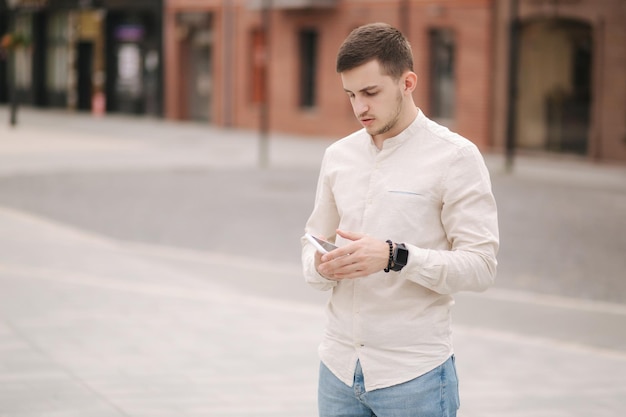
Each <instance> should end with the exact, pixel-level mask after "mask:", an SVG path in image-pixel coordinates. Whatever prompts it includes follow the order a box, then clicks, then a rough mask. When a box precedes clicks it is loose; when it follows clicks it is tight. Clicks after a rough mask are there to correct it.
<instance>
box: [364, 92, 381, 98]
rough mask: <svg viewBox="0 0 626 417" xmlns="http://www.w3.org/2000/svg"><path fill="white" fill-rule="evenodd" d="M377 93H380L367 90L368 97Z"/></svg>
mask: <svg viewBox="0 0 626 417" xmlns="http://www.w3.org/2000/svg"><path fill="white" fill-rule="evenodd" d="M376 94H378V91H366V92H365V95H366V96H368V97H372V96H375V95H376Z"/></svg>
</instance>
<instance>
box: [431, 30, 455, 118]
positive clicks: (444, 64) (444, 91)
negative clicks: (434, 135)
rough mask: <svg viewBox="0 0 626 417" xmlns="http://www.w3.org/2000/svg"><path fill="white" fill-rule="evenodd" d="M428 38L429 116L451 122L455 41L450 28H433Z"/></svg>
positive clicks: (453, 110)
mask: <svg viewBox="0 0 626 417" xmlns="http://www.w3.org/2000/svg"><path fill="white" fill-rule="evenodd" d="M429 35H430V36H429V38H430V54H431V57H430V62H431V71H430V111H431V117H433V118H434V119H439V120H441V121H443V122H445V121H446V120H447V121H449V122H451V121H452V119H454V113H455V101H456V100H455V90H456V88H455V77H454V72H455V71H454V63H455V56H454V53H455V42H454V34H453V33H452V30H450V29H433V30H431V31H430V34H429Z"/></svg>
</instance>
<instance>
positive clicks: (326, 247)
mask: <svg viewBox="0 0 626 417" xmlns="http://www.w3.org/2000/svg"><path fill="white" fill-rule="evenodd" d="M305 236H306V238H307V239H309V242H311V244H312V245H313V246H315V248H316V249H317V250H318V252H320V253H328V252H330V251H332V250H333V249H337V246H335V245H333V244H332V243H330V242H327V241H325V240H322V239H319V238H317V237H315V236H313V235H312V234H310V233H307V234H305Z"/></svg>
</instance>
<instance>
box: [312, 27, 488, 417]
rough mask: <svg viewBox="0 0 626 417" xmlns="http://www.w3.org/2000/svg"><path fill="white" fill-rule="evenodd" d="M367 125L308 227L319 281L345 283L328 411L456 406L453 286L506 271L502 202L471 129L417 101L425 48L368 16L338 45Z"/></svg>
mask: <svg viewBox="0 0 626 417" xmlns="http://www.w3.org/2000/svg"><path fill="white" fill-rule="evenodd" d="M337 72H338V73H339V74H340V75H341V81H342V83H343V89H344V90H345V92H346V94H347V96H348V98H349V99H350V102H351V104H352V108H353V110H354V114H355V115H356V117H357V119H358V120H359V121H360V122H361V124H362V125H363V127H364V129H362V130H359V131H357V132H355V133H353V134H352V135H350V136H347V137H345V138H343V139H342V140H339V141H338V142H336V143H334V144H333V145H331V146H330V147H329V148H328V149H327V150H326V153H325V155H324V159H323V161H322V166H321V170H320V176H319V182H318V187H317V192H316V196H315V206H314V209H313V212H312V214H311V217H310V218H309V220H308V222H307V224H306V227H305V231H306V232H309V233H311V234H313V235H314V236H318V237H323V238H327V239H328V240H331V241H333V242H335V243H336V244H337V245H338V246H339V248H338V249H335V250H333V251H331V252H329V253H327V254H324V255H322V254H320V253H319V252H317V251H316V249H315V247H314V246H313V245H311V244H310V243H308V241H307V239H305V238H303V239H302V245H303V249H302V261H303V270H304V275H305V278H306V281H307V282H308V283H309V284H310V285H311V286H312V287H314V288H316V289H319V290H332V295H331V298H330V300H329V303H328V305H327V309H326V312H327V317H328V323H327V328H326V332H325V336H324V339H323V341H322V343H321V345H320V347H319V354H320V358H321V364H320V375H319V378H320V379H319V392H318V403H319V415H320V416H321V417H334V416H337V417H338V416H352V417H360V416H364V417H365V416H367V417H371V416H376V417H444V416H455V415H456V411H457V409H458V407H459V397H458V386H457V378H456V370H455V365H454V356H453V349H452V341H451V328H450V318H451V317H450V309H451V307H452V305H453V304H454V301H453V298H452V296H451V294H453V293H454V292H457V291H461V290H475V291H482V290H484V289H486V288H487V287H489V286H490V285H491V284H492V283H493V281H494V277H495V273H496V253H497V250H498V224H497V212H496V203H495V200H494V197H493V194H492V192H491V183H490V179H489V173H488V171H487V169H486V167H485V164H484V161H483V159H482V157H481V155H480V153H479V152H478V150H477V148H476V146H474V145H473V144H472V143H471V142H470V141H468V140H467V139H465V138H463V137H461V136H459V135H457V134H455V133H452V132H450V131H449V130H448V129H446V128H445V127H442V126H440V125H438V124H436V123H435V122H433V121H431V120H429V119H428V118H427V117H426V116H425V115H424V114H423V113H422V112H421V111H420V109H418V108H417V107H416V106H415V104H414V102H413V96H412V93H413V90H414V89H415V87H416V84H417V75H416V74H415V73H414V72H413V58H412V53H411V47H410V45H409V44H408V42H407V40H406V39H405V38H404V37H403V36H402V34H401V33H400V32H399V31H398V30H396V29H394V28H392V27H391V26H389V25H386V24H370V25H366V26H362V27H359V28H357V29H355V30H354V31H353V32H352V33H351V34H350V35H349V36H348V37H347V38H346V40H345V41H344V43H343V44H342V46H341V48H340V50H339V54H338V57H337Z"/></svg>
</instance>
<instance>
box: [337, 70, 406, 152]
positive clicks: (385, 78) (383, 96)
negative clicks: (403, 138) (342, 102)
mask: <svg viewBox="0 0 626 417" xmlns="http://www.w3.org/2000/svg"><path fill="white" fill-rule="evenodd" d="M341 81H342V82H343V89H344V90H345V92H346V94H348V97H349V98H350V103H351V104H352V110H353V111H354V114H355V116H356V117H357V119H358V120H359V122H361V125H363V127H365V130H366V131H367V133H369V134H370V135H371V136H373V137H374V138H377V137H378V138H379V139H383V140H384V139H387V138H390V137H393V136H396V135H397V134H398V133H400V130H401V128H400V127H399V126H398V121H399V120H400V117H401V115H402V108H403V101H404V97H403V95H402V90H401V88H402V86H401V84H402V81H401V80H394V79H393V78H392V77H390V76H389V75H384V74H383V73H382V67H381V66H380V64H379V63H378V61H377V60H373V61H370V62H368V63H366V64H363V65H361V66H359V67H356V68H353V69H351V70H348V71H345V72H342V73H341Z"/></svg>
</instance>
